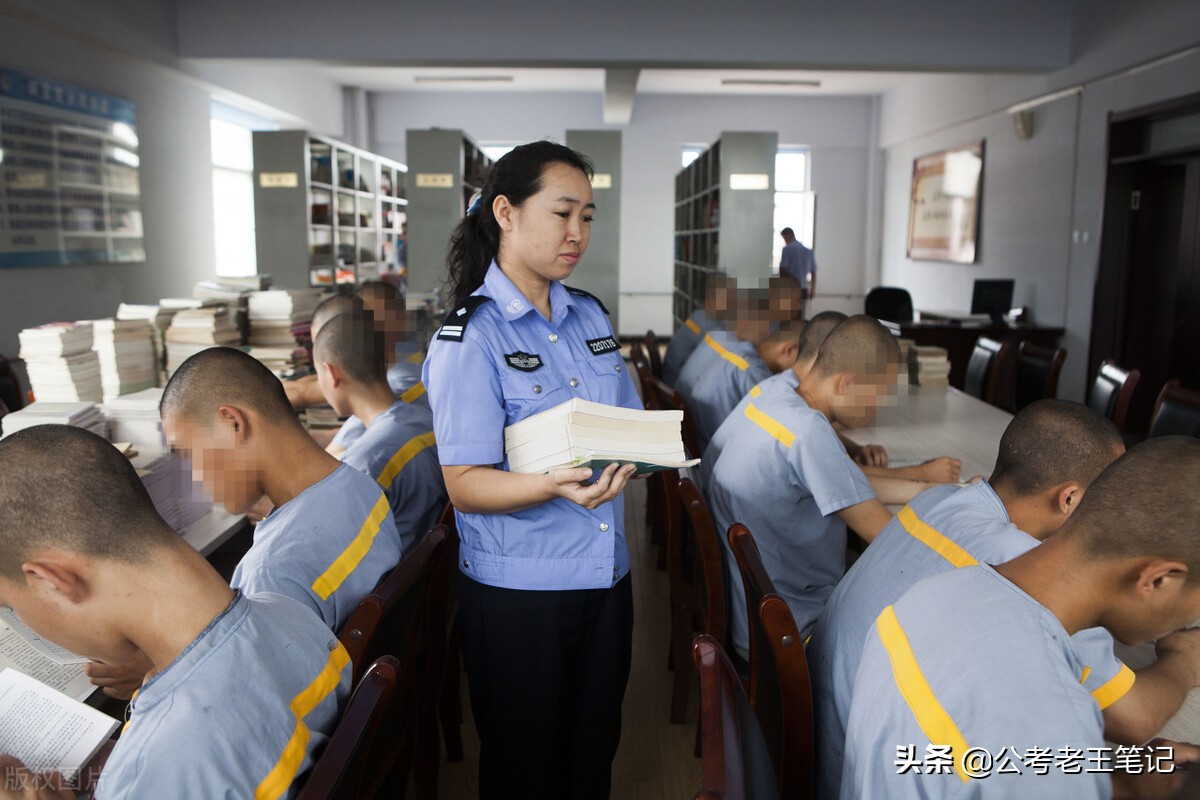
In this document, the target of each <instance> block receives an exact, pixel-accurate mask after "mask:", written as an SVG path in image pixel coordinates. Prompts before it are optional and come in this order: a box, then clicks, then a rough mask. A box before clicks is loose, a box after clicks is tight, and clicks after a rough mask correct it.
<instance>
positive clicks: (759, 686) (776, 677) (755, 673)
mask: <svg viewBox="0 0 1200 800" xmlns="http://www.w3.org/2000/svg"><path fill="white" fill-rule="evenodd" d="M729 547H730V548H731V549H732V550H733V556H734V558H735V559H736V560H737V565H738V571H739V572H740V573H741V575H742V586H743V587H744V588H745V593H746V609H747V616H748V617H749V619H748V620H747V623H748V625H747V630H749V631H750V685H749V695H750V705H751V706H752V707H753V708H754V713H755V714H757V715H758V722H759V724H760V725H761V726H762V730H763V735H764V736H765V737H766V742H767V750H768V752H769V753H770V755H771V763H772V764H774V766H775V775H776V777H777V779H778V781H779V793H780V795H781V796H782V797H788V798H796V800H808V798H811V797H812V792H813V775H815V774H816V772H815V767H814V760H813V759H814V757H813V752H814V750H813V738H814V734H813V701H812V684H811V682H810V680H809V675H808V660H807V659H806V658H805V656H804V643H803V642H802V640H801V637H800V631H799V630H798V629H797V628H796V621H795V620H794V619H793V618H792V612H791V609H789V608H788V605H787V603H786V602H785V601H784V600H783V598H781V597H780V596H779V594H778V593H777V592H776V591H775V585H774V583H772V581H771V576H770V575H768V574H767V570H766V567H764V566H763V561H762V556H761V555H760V554H759V551H758V545H757V544H756V543H755V541H754V536H753V535H751V533H750V530H749V529H748V528H747V527H746V526H745V525H742V524H741V523H734V524H733V525H731V526H730V528H729Z"/></svg>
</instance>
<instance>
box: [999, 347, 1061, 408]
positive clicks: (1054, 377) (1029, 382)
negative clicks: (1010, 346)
mask: <svg viewBox="0 0 1200 800" xmlns="http://www.w3.org/2000/svg"><path fill="white" fill-rule="evenodd" d="M1066 360H1067V351H1066V349H1064V348H1062V347H1059V348H1056V349H1051V348H1049V347H1042V346H1041V345H1036V344H1033V343H1032V342H1021V344H1020V346H1019V347H1018V348H1017V378H1016V389H1015V391H1014V395H1013V407H1012V411H1013V413H1014V414H1015V413H1016V412H1018V411H1020V410H1021V409H1023V408H1025V406H1027V405H1029V404H1030V403H1033V402H1036V401H1038V400H1044V399H1046V398H1054V397H1057V396H1058V376H1059V375H1060V374H1061V373H1062V368H1063V364H1064V363H1066Z"/></svg>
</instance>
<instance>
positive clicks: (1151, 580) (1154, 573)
mask: <svg viewBox="0 0 1200 800" xmlns="http://www.w3.org/2000/svg"><path fill="white" fill-rule="evenodd" d="M1187 575H1188V568H1187V564H1184V563H1183V562H1182V561H1171V560H1168V559H1154V560H1152V561H1148V562H1146V563H1144V564H1143V565H1142V566H1141V568H1139V569H1138V573H1137V586H1136V590H1137V593H1138V594H1139V595H1140V596H1141V597H1143V598H1145V599H1150V598H1153V597H1155V596H1161V597H1164V599H1166V598H1167V596H1166V595H1162V594H1160V593H1162V592H1164V591H1168V590H1175V591H1178V590H1179V589H1181V588H1182V587H1183V586H1184V584H1185V583H1186V582H1187Z"/></svg>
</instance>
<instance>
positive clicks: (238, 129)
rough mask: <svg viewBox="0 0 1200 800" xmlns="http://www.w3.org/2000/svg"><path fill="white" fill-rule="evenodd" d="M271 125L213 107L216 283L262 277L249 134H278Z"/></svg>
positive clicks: (218, 105) (228, 108)
mask: <svg viewBox="0 0 1200 800" xmlns="http://www.w3.org/2000/svg"><path fill="white" fill-rule="evenodd" d="M277 127H278V126H277V125H276V124H275V123H273V122H271V121H270V120H266V119H262V118H260V117H256V116H254V115H251V114H247V113H245V112H243V111H240V110H239V109H236V108H233V107H231V106H227V105H225V104H223V103H218V102H215V101H214V102H213V104H212V112H211V120H210V130H211V137H212V165H213V236H214V239H215V243H216V273H217V276H218V277H222V276H225V277H242V276H246V275H254V274H256V273H257V271H258V264H257V259H256V257H255V253H254V146H253V141H252V138H251V132H252V131H255V130H274V129H275V128H277Z"/></svg>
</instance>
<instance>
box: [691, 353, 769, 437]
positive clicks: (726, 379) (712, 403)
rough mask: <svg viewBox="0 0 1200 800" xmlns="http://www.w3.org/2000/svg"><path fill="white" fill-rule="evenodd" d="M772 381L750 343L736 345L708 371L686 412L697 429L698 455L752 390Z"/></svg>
mask: <svg viewBox="0 0 1200 800" xmlns="http://www.w3.org/2000/svg"><path fill="white" fill-rule="evenodd" d="M769 377H771V368H770V367H768V366H767V363H766V362H765V361H763V360H762V359H761V358H760V357H759V355H758V348H757V347H755V346H754V345H753V344H751V343H750V342H743V341H740V340H739V341H735V342H733V343H731V345H730V346H729V347H728V348H727V349H726V351H725V352H724V353H722V354H721V358H720V360H718V361H717V362H716V363H715V364H713V365H712V366H711V367H709V368H708V370H706V371H705V373H704V374H703V375H701V376H700V379H699V380H698V381H696V385H695V386H694V387H692V397H691V400H690V402H689V404H688V409H689V410H690V411H691V412H692V421H693V423H694V424H695V426H696V435H697V437H698V438H699V445H700V452H704V448H705V447H707V446H708V443H709V441H710V440H711V439H712V437H713V434H714V433H716V432H717V428H719V427H721V423H722V422H724V421H725V418H726V417H728V416H729V414H730V412H732V411H733V409H734V407H735V406H737V404H738V403H739V402H741V400H742V398H743V397H745V396H746V395H747V394H748V393H749V392H750V390H751V389H753V388H754V387H755V386H757V385H758V384H759V383H761V382H762V381H765V380H766V379H767V378H769Z"/></svg>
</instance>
